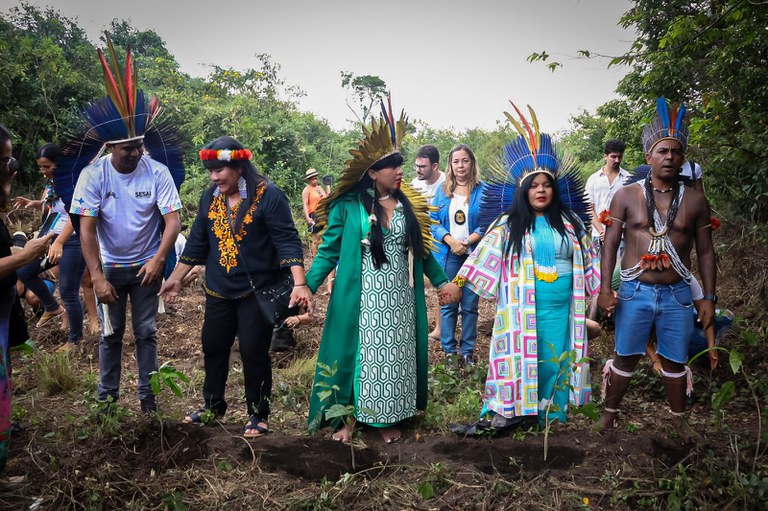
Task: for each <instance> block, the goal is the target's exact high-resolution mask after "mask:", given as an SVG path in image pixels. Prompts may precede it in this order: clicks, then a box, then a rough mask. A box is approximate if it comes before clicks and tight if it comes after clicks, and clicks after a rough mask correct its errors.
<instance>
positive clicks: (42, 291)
mask: <svg viewBox="0 0 768 511" xmlns="http://www.w3.org/2000/svg"><path fill="white" fill-rule="evenodd" d="M40 269H41V268H40V260H39V259H35V260H34V261H32V262H30V263H27V264H25V265H24V266H22V267H21V268H19V270H18V271H17V275H18V278H19V280H20V281H21V282H22V283H23V284H24V285H25V286H26V287H27V289H29V290H30V291H32V292H33V293H34V294H35V295H36V296H37V297H38V298H39V299H40V301H41V302H42V304H43V307H44V308H45V312H43V315H42V316H41V317H40V320H39V321H38V322H37V326H43V325H45V324H46V323H48V322H49V321H51V320H52V319H54V318H57V317H59V316H61V315H62V314H64V312H65V311H64V307H62V306H61V304H59V302H58V300H56V297H55V296H53V293H52V292H51V290H50V289H48V286H46V285H45V282H43V279H42V278H41V277H40Z"/></svg>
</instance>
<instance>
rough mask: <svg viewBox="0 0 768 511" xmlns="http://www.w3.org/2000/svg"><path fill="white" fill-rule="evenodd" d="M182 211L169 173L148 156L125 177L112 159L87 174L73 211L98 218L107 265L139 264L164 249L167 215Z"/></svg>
mask: <svg viewBox="0 0 768 511" xmlns="http://www.w3.org/2000/svg"><path fill="white" fill-rule="evenodd" d="M180 209H181V199H179V193H178V192H177V191H176V186H175V185H174V184H173V179H172V178H171V173H170V172H169V171H168V167H166V166H165V165H163V164H162V163H160V162H157V161H155V160H153V159H151V158H149V157H147V156H143V157H142V158H141V159H140V160H139V164H138V166H137V167H136V170H134V171H133V172H131V173H130V174H121V173H120V172H118V171H117V170H116V169H115V167H114V166H112V161H111V155H106V156H103V157H102V158H100V159H99V160H98V161H97V162H95V163H93V164H92V165H89V166H88V167H86V168H84V169H83V171H82V173H81V174H80V178H79V179H78V180H77V185H76V186H75V193H74V195H73V196H72V206H71V207H70V210H71V212H72V213H73V214H75V215H81V216H89V217H95V218H97V219H98V221H97V222H96V234H97V237H98V240H99V247H100V249H101V260H102V262H103V263H104V264H108V265H120V266H123V265H126V266H127V265H133V264H141V263H143V262H144V261H146V260H147V259H149V258H151V257H152V256H154V255H155V253H156V252H157V249H158V248H159V247H160V239H161V234H160V228H161V225H162V218H163V215H166V214H168V213H172V212H174V211H178V210H180Z"/></svg>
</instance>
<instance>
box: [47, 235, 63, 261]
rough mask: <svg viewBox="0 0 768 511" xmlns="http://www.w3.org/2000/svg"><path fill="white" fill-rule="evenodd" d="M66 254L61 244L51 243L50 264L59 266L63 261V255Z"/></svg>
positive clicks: (49, 251) (49, 250)
mask: <svg viewBox="0 0 768 511" xmlns="http://www.w3.org/2000/svg"><path fill="white" fill-rule="evenodd" d="M63 252H64V250H63V247H62V246H61V243H59V242H58V240H57V241H54V242H53V243H51V247H50V248H49V249H48V262H50V263H51V264H57V263H58V262H59V259H61V254H62V253H63Z"/></svg>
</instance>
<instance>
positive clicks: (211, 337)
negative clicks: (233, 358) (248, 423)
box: [202, 295, 272, 419]
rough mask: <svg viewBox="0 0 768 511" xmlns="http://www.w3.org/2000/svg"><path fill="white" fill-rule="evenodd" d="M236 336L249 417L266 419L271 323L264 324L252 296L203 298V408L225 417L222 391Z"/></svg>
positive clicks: (270, 384)
mask: <svg viewBox="0 0 768 511" xmlns="http://www.w3.org/2000/svg"><path fill="white" fill-rule="evenodd" d="M235 336H237V338H238V340H239V343H240V357H241V358H242V361H243V375H244V377H245V399H246V403H247V405H248V415H257V416H259V417H260V418H262V419H267V418H268V417H269V397H270V395H271V393H272V361H271V359H270V357H269V344H270V342H271V340H272V323H269V322H267V321H265V320H264V319H263V318H262V317H261V313H260V312H259V305H258V302H257V301H256V298H255V297H254V296H253V295H250V296H247V297H245V298H241V299H239V300H225V299H222V298H216V297H215V296H211V295H206V301H205V319H204V320H203V332H202V337H203V356H204V360H205V383H203V397H204V398H205V407H206V408H210V409H211V411H212V412H214V413H215V414H217V415H224V413H225V412H226V411H227V402H226V400H225V399H224V391H225V388H226V385H227V377H228V376H229V354H230V351H231V350H232V344H233V343H234V341H235Z"/></svg>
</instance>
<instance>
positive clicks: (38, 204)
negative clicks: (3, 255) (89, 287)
mask: <svg viewBox="0 0 768 511" xmlns="http://www.w3.org/2000/svg"><path fill="white" fill-rule="evenodd" d="M60 157H61V148H60V147H59V146H57V145H56V144H45V145H43V146H42V147H40V148H39V149H38V150H37V152H36V153H35V159H36V161H37V166H38V168H39V169H40V172H41V173H42V174H43V177H45V179H46V181H47V184H46V186H45V190H44V191H43V198H42V199H41V200H39V201H32V200H29V199H27V198H25V197H17V198H16V200H15V201H14V203H15V204H16V206H18V207H22V208H33V209H42V210H43V212H44V216H45V214H46V211H47V214H55V213H58V214H59V220H58V221H57V222H56V224H55V225H54V226H53V227H52V228H51V230H52V231H53V232H54V234H55V239H54V241H53V243H51V248H50V249H49V251H48V255H47V257H48V261H47V264H45V265H42V264H41V263H40V262H39V261H33V262H32V263H30V264H28V265H26V266H24V267H23V268H21V269H20V270H19V280H20V281H21V282H22V283H23V284H24V287H25V288H27V289H29V290H30V291H32V293H34V294H35V295H36V296H37V297H38V299H39V300H40V301H41V302H42V304H43V307H44V308H45V312H43V315H42V316H41V317H40V320H39V321H38V322H37V326H38V327H40V326H43V325H45V324H46V323H48V322H49V321H51V320H53V319H54V318H56V317H58V316H60V315H61V314H63V312H64V310H65V309H66V312H67V319H68V321H66V322H63V323H62V329H64V328H65V327H66V325H67V324H68V325H69V336H68V339H67V342H66V344H64V345H63V346H62V349H65V350H70V349H72V348H74V347H75V346H77V345H78V344H79V343H80V341H81V340H82V339H83V304H82V302H81V301H80V285H81V282H82V280H83V273H84V272H85V259H84V258H83V250H82V247H81V245H80V238H79V236H78V235H77V233H75V229H74V226H73V225H72V222H70V220H69V215H68V214H67V210H66V209H65V207H64V202H63V201H62V200H61V197H59V196H58V194H57V193H56V191H55V189H54V187H53V173H54V170H55V169H56V165H57V164H58V161H59V158H60ZM57 264H58V265H59V293H60V294H61V299H62V301H63V302H64V308H63V309H62V307H61V306H60V305H59V302H58V301H57V300H56V298H55V297H54V296H53V292H52V291H51V290H49V288H48V286H46V284H45V283H44V282H43V279H42V278H41V277H40V273H41V272H42V271H43V270H45V269H47V268H48V267H50V266H54V265H57ZM85 299H86V300H88V299H89V297H88V296H87V294H86V297H85ZM94 309H95V303H94ZM94 316H95V314H94ZM91 319H94V318H93V317H92V318H91Z"/></svg>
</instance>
